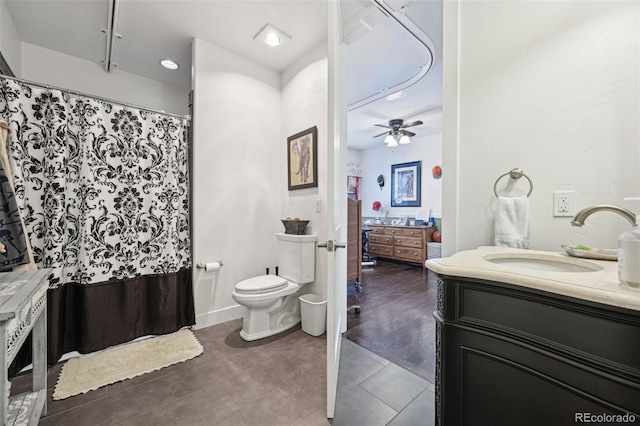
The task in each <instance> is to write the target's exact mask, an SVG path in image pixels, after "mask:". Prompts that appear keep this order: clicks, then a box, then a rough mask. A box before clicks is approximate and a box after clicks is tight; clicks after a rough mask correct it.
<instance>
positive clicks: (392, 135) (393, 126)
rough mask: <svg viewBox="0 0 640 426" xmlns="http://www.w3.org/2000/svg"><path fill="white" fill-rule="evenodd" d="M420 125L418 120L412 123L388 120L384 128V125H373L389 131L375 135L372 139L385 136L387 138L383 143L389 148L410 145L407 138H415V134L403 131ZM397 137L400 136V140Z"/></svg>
mask: <svg viewBox="0 0 640 426" xmlns="http://www.w3.org/2000/svg"><path fill="white" fill-rule="evenodd" d="M420 124H422V121H420V120H416V121H412V122H410V123H404V120H401V119H393V120H389V125H388V126H385V125H384V124H376V125H375V126H378V127H384V128H387V129H389V131H387V132H384V133H380V134H379V135H375V136H374V138H377V137H379V136H382V135H387V137H386V138H384V142H385V143H386V144H387V146H389V147H391V148H393V147H396V146H398V143H401V144H408V143H411V139H409V136H415V135H416V134H415V133H413V132H410V131H409V130H405V129H406V128H407V127H413V126H419V125H420ZM398 136H400V140H398Z"/></svg>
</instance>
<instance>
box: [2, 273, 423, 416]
mask: <svg viewBox="0 0 640 426" xmlns="http://www.w3.org/2000/svg"><path fill="white" fill-rule="evenodd" d="M386 266H387V267H386V268H385V265H384V264H381V267H380V268H377V272H375V273H374V274H377V275H375V276H377V277H379V278H380V279H378V278H376V280H374V279H373V277H374V275H370V276H369V281H368V283H369V284H367V282H365V283H364V284H365V286H364V290H363V295H362V296H363V297H361V298H360V301H361V302H362V307H363V314H364V315H363V317H362V318H360V319H359V320H357V319H356V321H355V322H354V323H353V324H356V323H357V324H360V325H363V326H366V327H368V329H369V330H370V331H375V330H383V329H384V330H386V331H388V332H389V333H391V334H397V333H398V332H399V330H396V329H394V328H393V327H391V326H389V325H387V324H385V323H380V324H378V323H376V322H373V318H372V317H384V316H386V315H380V314H381V313H382V310H381V308H380V306H381V304H384V303H385V302H384V300H381V297H394V298H395V300H398V294H399V293H398V292H390V293H389V294H386V292H384V291H382V290H381V288H382V287H381V286H384V285H385V284H383V281H385V282H387V280H386V278H385V279H384V280H382V278H384V277H383V275H386V274H387V275H389V276H391V275H394V276H396V281H398V282H400V283H402V285H404V289H403V291H402V294H405V295H406V286H407V283H408V282H409V281H414V280H417V281H421V280H422V281H424V285H426V286H427V287H429V286H430V284H428V282H427V281H428V278H429V277H428V276H427V275H425V274H424V273H423V271H421V270H420V268H418V269H417V270H415V269H413V270H412V269H406V270H405V268H404V267H402V265H400V266H398V265H386ZM413 274H417V276H415V277H413V276H412V275H413ZM388 282H389V283H390V284H388V285H391V283H392V281H388ZM367 285H368V286H367ZM365 292H366V294H367V297H364V293H365ZM427 293H429V292H427ZM376 294H377V295H379V296H380V297H377V298H376V297H374V295H376ZM427 297H430V296H427ZM413 299H414V302H415V295H414V296H413ZM374 308H375V310H374ZM365 310H366V311H365ZM413 311H415V309H401V310H400V311H397V310H396V311H394V312H393V313H392V312H389V313H388V314H389V315H391V314H393V317H395V319H396V320H398V315H400V312H408V313H410V312H413ZM365 312H366V313H365ZM374 312H376V313H377V315H375V316H374V315H371V314H372V313H374ZM425 315H427V317H428V316H430V314H429V313H427V314H425ZM351 320H354V318H351ZM368 321H370V322H369V325H367V322H368ZM409 321H410V320H409ZM241 327H242V320H241V319H239V320H234V321H230V322H227V323H224V324H218V325H216V326H212V327H207V328H205V329H201V330H195V331H194V334H195V335H196V337H197V338H198V340H199V341H200V343H201V344H202V345H203V347H204V353H203V354H202V355H201V356H199V357H197V358H195V359H193V360H190V361H187V362H184V363H180V364H176V365H174V366H170V367H167V368H163V369H161V370H159V371H155V372H152V373H149V374H145V375H143V376H140V377H137V378H134V379H131V380H126V381H124V382H120V383H116V384H113V385H110V386H106V387H103V388H100V389H98V390H95V391H91V392H87V393H86V394H82V395H78V396H75V397H71V398H68V399H65V400H61V401H53V400H52V398H51V396H52V394H53V388H54V386H55V383H56V381H57V378H58V375H59V373H60V370H61V368H62V366H61V364H58V365H56V366H53V367H51V368H50V370H49V375H48V387H49V390H48V398H49V399H48V414H47V416H46V417H44V418H42V419H41V421H40V424H41V425H44V426H47V425H64V426H83V425H87V426H88V425H92V426H93V425H96V426H98V425H135V426H137V425H153V426H164V425H184V426H198V425H233V426H244V425H246V426H258V425H259V426H271V425H273V426H276V425H277V426H288V425H291V426H296V425H300V426H315V425H334V426H342V425H347V426H360V425H362V426H385V425H389V426H412V425H420V426H422V425H432V424H434V385H433V384H432V383H431V382H430V381H429V380H427V378H428V377H427V378H425V377H424V376H425V374H414V372H411V370H414V369H415V370H416V371H417V372H418V373H422V371H423V370H420V369H418V367H422V365H423V364H424V365H428V364H425V363H424V360H421V361H420V362H419V363H417V364H416V361H415V360H414V359H413V358H411V357H408V358H407V357H406V355H407V353H411V352H412V351H413V352H415V350H422V349H420V348H428V346H430V345H429V344H427V346H425V343H430V342H428V341H425V342H420V341H417V340H415V339H411V342H410V344H408V343H405V344H402V345H395V346H394V347H397V348H398V352H397V353H395V352H393V351H390V349H389V346H388V345H386V344H384V342H383V340H384V339H382V340H380V339H378V338H380V336H381V334H377V333H374V334H377V336H376V338H375V339H374V340H376V341H377V340H379V341H377V342H374V341H371V339H370V338H369V339H366V338H365V337H366V336H367V335H369V334H371V333H364V332H359V333H356V334H355V335H354V336H357V337H358V338H359V339H360V340H361V342H359V344H360V343H362V345H363V346H364V345H365V344H369V345H373V346H371V348H372V349H374V350H376V351H377V352H378V354H376V353H374V352H373V351H370V350H368V349H365V348H364V347H363V346H359V344H356V343H354V342H352V341H350V340H347V338H344V339H343V340H342V352H341V360H340V371H339V379H338V381H339V383H338V393H337V398H336V411H335V417H334V419H333V420H331V421H329V420H327V418H326V338H325V336H320V337H312V336H309V335H307V334H306V333H304V332H303V331H302V330H301V328H300V326H298V327H295V328H293V329H292V330H289V331H288V332H285V333H281V334H279V335H277V336H272V337H270V338H267V339H262V340H259V341H256V342H245V341H244V340H242V339H241V338H240V336H239V332H240V329H241ZM414 331H415V330H414ZM391 334H390V335H391ZM367 342H368V343H367ZM396 343H397V342H396ZM408 348H414V349H412V350H411V351H408ZM428 349H430V348H428ZM381 355H382V356H381ZM383 356H384V357H383ZM386 358H390V359H395V360H397V363H394V362H391V361H389V360H388V359H386ZM421 376H422V377H421ZM427 376H428V375H427ZM30 380H31V376H30V375H29V374H26V375H22V376H18V377H16V378H14V379H13V380H12V389H11V391H12V393H13V394H18V393H21V392H23V391H25V390H28V389H30Z"/></svg>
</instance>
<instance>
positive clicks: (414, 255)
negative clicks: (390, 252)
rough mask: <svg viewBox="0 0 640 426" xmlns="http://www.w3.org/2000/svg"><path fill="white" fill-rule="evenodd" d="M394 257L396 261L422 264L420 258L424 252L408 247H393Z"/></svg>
mask: <svg viewBox="0 0 640 426" xmlns="http://www.w3.org/2000/svg"><path fill="white" fill-rule="evenodd" d="M394 255H395V256H396V257H397V258H398V259H403V260H409V261H412V262H419V263H422V256H423V255H424V250H420V249H413V248H409V247H395V248H394Z"/></svg>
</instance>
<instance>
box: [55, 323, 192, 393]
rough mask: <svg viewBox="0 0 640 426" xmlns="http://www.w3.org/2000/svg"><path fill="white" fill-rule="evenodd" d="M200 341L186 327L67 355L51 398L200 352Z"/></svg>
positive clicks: (143, 371) (116, 380)
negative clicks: (159, 334)
mask: <svg viewBox="0 0 640 426" xmlns="http://www.w3.org/2000/svg"><path fill="white" fill-rule="evenodd" d="M202 352H203V349H202V345H201V344H200V342H198V340H197V339H196V337H195V336H194V335H193V333H192V332H191V331H190V330H180V331H178V332H176V333H172V334H167V335H164V336H156V337H152V338H149V339H145V340H141V341H138V342H133V343H126V344H123V345H120V346H115V347H113V348H109V349H105V350H103V351H100V352H95V353H92V354H89V355H84V356H80V357H78V358H71V359H70V360H69V361H67V363H66V364H65V365H64V366H63V367H62V371H61V372H60V377H58V383H57V384H56V388H55V390H54V392H53V399H55V400H58V399H65V398H68V397H70V396H74V395H79V394H81V393H87V392H89V391H91V390H95V389H98V388H100V387H102V386H106V385H109V384H111V383H116V382H119V381H122V380H126V379H131V378H133V377H136V376H140V375H142V374H145V373H150V372H152V371H155V370H160V369H161V368H164V367H168V366H170V365H173V364H177V363H179V362H183V361H187V360H189V359H192V358H195V357H197V356H198V355H200V354H202Z"/></svg>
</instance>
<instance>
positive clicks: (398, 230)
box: [384, 227, 402, 235]
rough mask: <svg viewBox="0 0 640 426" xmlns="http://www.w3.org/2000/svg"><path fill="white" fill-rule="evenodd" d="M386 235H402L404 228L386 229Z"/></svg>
mask: <svg viewBox="0 0 640 426" xmlns="http://www.w3.org/2000/svg"><path fill="white" fill-rule="evenodd" d="M384 233H385V234H387V235H402V228H392V227H388V228H384Z"/></svg>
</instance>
